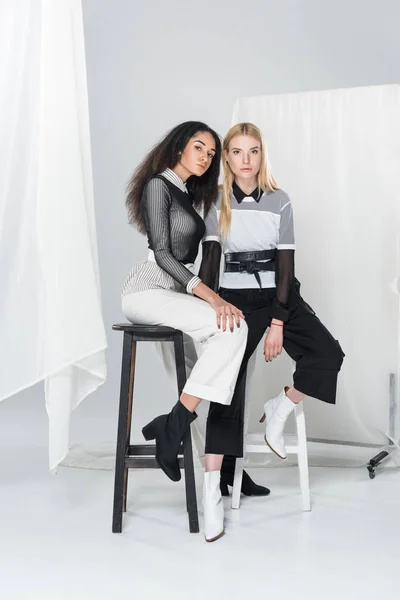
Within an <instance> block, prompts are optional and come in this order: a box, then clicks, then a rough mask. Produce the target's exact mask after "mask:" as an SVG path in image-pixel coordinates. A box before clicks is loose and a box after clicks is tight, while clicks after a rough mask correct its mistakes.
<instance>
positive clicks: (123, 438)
mask: <svg viewBox="0 0 400 600" xmlns="http://www.w3.org/2000/svg"><path fill="white" fill-rule="evenodd" d="M113 329H114V330H116V331H123V332H124V343H123V350H122V366H121V392H120V400H119V417H118V437H117V456H116V463H115V484H114V510H113V522H112V530H113V533H121V531H122V513H123V512H125V511H126V493H127V487H128V469H132V468H136V469H138V468H139V469H140V468H142V469H157V468H159V466H158V463H157V461H156V459H155V453H156V446H155V444H139V445H138V444H135V445H133V446H131V444H130V436H131V423H132V399H133V386H134V380H135V362H136V344H137V342H170V343H171V342H173V344H174V350H175V364H176V376H177V381H178V397H179V396H180V395H181V393H182V390H183V388H184V386H185V383H186V369H185V354H184V347H183V336H182V332H181V331H179V330H177V329H173V328H172V327H161V326H156V325H133V324H131V323H124V324H121V325H113ZM179 465H180V467H181V469H184V470H185V488H186V508H187V512H188V516H189V530H190V533H198V532H199V518H198V514H197V499H196V484H195V478H194V468H193V452H192V438H191V434H190V427H189V428H188V430H187V432H186V434H185V436H184V438H183V441H182V444H181V448H180V453H179Z"/></svg>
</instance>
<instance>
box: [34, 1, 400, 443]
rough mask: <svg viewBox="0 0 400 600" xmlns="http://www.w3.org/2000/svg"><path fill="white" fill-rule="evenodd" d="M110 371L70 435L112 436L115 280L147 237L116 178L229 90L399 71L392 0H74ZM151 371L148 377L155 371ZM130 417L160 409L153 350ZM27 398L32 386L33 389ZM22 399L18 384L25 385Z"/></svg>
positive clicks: (208, 114)
mask: <svg viewBox="0 0 400 600" xmlns="http://www.w3.org/2000/svg"><path fill="white" fill-rule="evenodd" d="M82 1H83V8H84V25H85V37H86V51H87V70H88V84H89V102H90V120H91V135H92V151H93V169H94V185H95V201H96V213H97V214H96V218H97V233H98V242H99V258H100V275H101V281H102V296H103V311H104V318H105V322H106V328H107V331H108V332H109V333H108V342H109V350H108V370H109V374H108V380H107V383H106V384H105V385H104V386H103V387H102V388H100V389H99V390H98V392H96V394H94V395H93V396H92V397H91V398H88V399H87V400H86V401H85V402H84V403H83V404H82V406H81V407H80V408H79V409H78V411H77V413H76V414H75V416H74V421H73V438H74V439H75V440H79V441H86V440H88V439H90V440H92V439H99V440H101V439H113V438H114V437H115V431H116V407H117V401H118V393H119V363H120V348H121V338H120V335H119V334H117V333H115V332H111V326H112V324H113V323H114V322H118V321H121V320H122V319H123V317H122V315H121V312H120V297H119V290H120V286H121V283H122V281H123V279H124V277H125V276H126V274H127V272H128V271H129V269H130V267H131V265H132V263H134V262H135V261H137V260H140V259H142V258H143V257H144V256H145V248H146V246H145V240H144V238H143V237H141V236H139V235H138V234H137V233H136V232H135V231H134V230H133V229H132V228H130V227H129V226H128V225H127V218H126V212H125V207H124V186H125V184H126V182H127V179H128V177H129V175H130V173H131V171H132V170H133V168H134V167H135V166H136V165H137V164H138V162H139V161H140V160H141V158H142V157H143V156H144V155H145V153H146V152H147V150H148V149H149V148H150V147H151V146H152V144H154V143H155V142H156V140H157V139H158V138H159V137H160V136H161V135H162V134H163V133H164V132H166V131H167V130H168V129H169V128H170V127H172V126H174V125H175V124H177V123H178V122H180V121H184V120H187V119H201V120H204V121H206V122H207V123H209V124H210V125H211V126H212V127H214V128H216V129H217V130H218V131H219V132H220V133H221V134H224V132H225V131H226V130H227V129H228V127H229V124H230V119H231V114H232V107H233V104H234V101H235V100H236V98H238V97H242V96H252V95H257V94H263V95H265V94H272V93H274V94H276V93H283V92H297V91H305V90H319V89H329V88H337V87H353V86H361V85H372V84H381V83H382V84H383V83H395V82H398V80H399V75H400V70H399V65H400V39H399V36H398V23H399V20H400V5H399V3H398V2H397V1H396V0H381V1H380V2H379V3H376V2H375V1H373V0H336V1H335V2H328V1H322V0H279V2H277V1H276V0H252V2H243V1H241V2H239V1H237V0H213V1H211V0H203V1H202V2H190V1H189V0H172V1H170V2H164V1H161V0H157V1H154V0H149V1H147V2H138V1H134V0H101V1H100V0H82ZM155 371H156V373H157V376H156V377H154V373H155ZM138 373H139V374H138V382H137V386H136V392H137V393H138V397H139V407H138V411H139V419H140V421H141V422H143V421H144V420H145V419H146V418H147V417H149V418H150V417H151V416H152V415H154V414H157V413H158V412H159V411H160V410H163V408H165V409H168V407H169V406H170V405H171V403H172V401H173V395H172V391H171V389H170V387H169V384H168V381H167V379H166V377H165V375H164V374H163V371H162V368H161V365H160V364H159V363H158V362H157V357H156V355H155V353H153V352H152V351H150V350H149V349H146V350H143V349H142V348H140V353H139V364H138ZM29 396H30V399H36V400H37V401H38V398H39V397H40V396H41V389H40V388H38V387H36V388H35V389H33V390H31V394H29ZM25 398H28V394H26V393H25Z"/></svg>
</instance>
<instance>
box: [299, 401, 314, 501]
mask: <svg viewBox="0 0 400 600" xmlns="http://www.w3.org/2000/svg"><path fill="white" fill-rule="evenodd" d="M295 416H296V426H297V447H298V454H297V462H298V465H299V477H300V488H301V496H302V504H303V510H307V511H308V510H311V499H310V482H309V477H308V455H307V435H306V421H305V417H304V408H303V405H302V403H301V402H300V404H298V405H297V406H296V408H295Z"/></svg>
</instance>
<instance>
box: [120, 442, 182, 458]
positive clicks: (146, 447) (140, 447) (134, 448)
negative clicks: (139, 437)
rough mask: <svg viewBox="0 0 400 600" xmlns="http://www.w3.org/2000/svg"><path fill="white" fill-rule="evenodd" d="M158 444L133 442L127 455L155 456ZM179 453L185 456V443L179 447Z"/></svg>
mask: <svg viewBox="0 0 400 600" xmlns="http://www.w3.org/2000/svg"><path fill="white" fill-rule="evenodd" d="M155 454H156V445H155V444H133V445H131V446H128V448H127V452H126V457H127V458H128V457H130V456H155ZM179 454H181V455H182V456H183V444H181V445H180V447H179Z"/></svg>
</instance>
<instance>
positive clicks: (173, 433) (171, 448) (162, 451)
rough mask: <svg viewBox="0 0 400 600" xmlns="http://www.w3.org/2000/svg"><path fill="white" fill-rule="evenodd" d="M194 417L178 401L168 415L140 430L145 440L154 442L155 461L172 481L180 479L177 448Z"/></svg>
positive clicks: (157, 418)
mask: <svg viewBox="0 0 400 600" xmlns="http://www.w3.org/2000/svg"><path fill="white" fill-rule="evenodd" d="M196 417H197V415H196V413H191V412H190V410H188V409H187V408H186V407H185V406H184V405H183V404H182V402H180V401H178V402H177V403H176V404H175V406H174V407H173V409H172V410H171V412H170V413H169V414H168V415H160V416H159V417H156V418H155V419H153V420H152V421H150V423H148V424H147V425H146V426H145V427H143V429H142V433H143V436H144V438H145V440H147V441H149V440H156V461H157V462H158V464H159V465H160V467H161V469H162V470H163V471H164V473H165V474H166V475H167V477H169V478H170V479H172V481H179V480H180V478H181V470H180V468H179V461H178V452H179V446H180V443H181V441H182V438H183V436H184V434H185V431H186V430H187V428H188V427H189V426H190V423H191V422H192V421H194V420H195V419H196Z"/></svg>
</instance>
